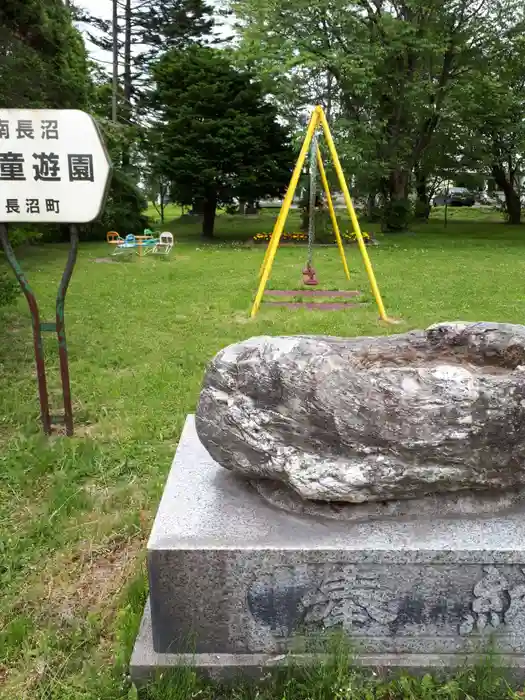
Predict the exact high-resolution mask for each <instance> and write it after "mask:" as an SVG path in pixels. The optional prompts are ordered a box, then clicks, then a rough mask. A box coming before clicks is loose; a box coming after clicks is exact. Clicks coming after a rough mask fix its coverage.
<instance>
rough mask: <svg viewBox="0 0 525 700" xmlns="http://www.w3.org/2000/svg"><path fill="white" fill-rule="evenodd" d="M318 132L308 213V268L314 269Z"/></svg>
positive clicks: (312, 148)
mask: <svg viewBox="0 0 525 700" xmlns="http://www.w3.org/2000/svg"><path fill="white" fill-rule="evenodd" d="M316 175H317V132H315V133H314V135H313V137H312V143H311V145H310V201H309V211H308V262H307V267H308V268H310V267H312V260H313V253H314V241H315V201H316V194H317V187H316Z"/></svg>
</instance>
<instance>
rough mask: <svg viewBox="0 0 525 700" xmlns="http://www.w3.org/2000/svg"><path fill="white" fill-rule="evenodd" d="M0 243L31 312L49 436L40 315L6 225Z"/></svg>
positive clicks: (43, 415)
mask: <svg viewBox="0 0 525 700" xmlns="http://www.w3.org/2000/svg"><path fill="white" fill-rule="evenodd" d="M0 241H1V242H2V247H3V249H4V252H5V255H6V258H7V261H8V262H9V264H10V265H11V267H12V268H13V272H14V273H15V275H16V278H17V280H18V283H19V284H20V287H21V289H22V291H23V292H24V295H25V297H26V299H27V304H28V306H29V310H30V312H31V322H32V325H33V345H34V350H35V363H36V377H37V382H38V396H39V399H40V418H41V420H42V426H43V428H44V433H45V434H46V435H49V434H50V433H51V419H50V416H49V399H48V394H47V382H46V368H45V361H44V344H43V342H42V327H41V323H40V314H39V311H38V304H37V303H36V298H35V295H34V293H33V290H32V289H31V287H30V286H29V282H28V281H27V279H26V276H25V275H24V273H23V272H22V268H21V267H20V265H19V264H18V260H17V259H16V256H15V254H14V251H13V248H12V247H11V243H10V242H9V238H8V236H7V225H6V224H0Z"/></svg>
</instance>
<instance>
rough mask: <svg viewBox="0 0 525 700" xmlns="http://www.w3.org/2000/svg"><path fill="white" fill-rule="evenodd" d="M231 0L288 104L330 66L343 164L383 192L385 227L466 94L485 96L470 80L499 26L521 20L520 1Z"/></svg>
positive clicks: (253, 52)
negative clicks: (342, 151) (472, 86)
mask: <svg viewBox="0 0 525 700" xmlns="http://www.w3.org/2000/svg"><path fill="white" fill-rule="evenodd" d="M232 7H233V9H234V10H235V12H236V14H237V17H238V19H239V28H240V32H241V35H242V43H241V54H242V55H243V57H244V60H245V61H247V62H248V63H249V65H251V66H253V67H254V68H255V69H256V70H257V72H258V73H260V74H261V75H263V76H264V77H265V79H266V81H267V82H266V84H267V87H268V89H269V90H270V91H271V92H272V93H273V94H274V95H275V96H276V98H277V100H278V103H284V102H286V103H287V104H288V112H289V111H290V107H291V104H290V100H291V98H293V97H295V105H294V106H295V107H296V109H297V108H298V109H301V107H303V106H304V98H303V99H302V98H301V86H303V88H304V94H306V95H307V94H308V93H309V92H311V76H312V74H313V75H317V76H319V77H322V76H326V75H330V76H331V77H332V83H331V84H330V96H329V99H330V103H331V109H332V112H333V113H334V117H335V121H336V124H335V129H336V131H337V132H338V133H339V137H340V140H341V141H343V142H344V143H345V147H344V149H343V150H344V151H345V153H344V156H345V164H346V166H347V169H350V171H351V172H352V173H353V174H357V173H358V172H360V173H361V177H363V175H364V176H365V178H366V180H367V181H368V183H369V189H370V191H372V192H375V193H378V194H380V195H382V198H383V200H384V202H385V205H386V206H385V209H386V226H387V228H397V227H398V225H399V226H400V227H404V225H405V224H406V220H404V219H405V217H403V216H401V217H399V211H400V210H402V209H403V207H404V206H405V204H406V201H407V198H408V195H409V193H410V191H411V189H412V186H413V176H414V173H415V172H416V171H419V178H420V184H421V178H422V177H426V176H427V175H428V173H426V172H425V168H426V166H427V165H428V164H429V163H432V167H436V166H438V165H439V164H438V163H437V162H436V161H437V160H439V159H438V158H437V157H436V156H437V154H438V148H437V144H438V143H439V142H440V139H441V137H442V135H443V133H444V132H442V127H445V128H446V127H447V124H448V126H450V124H451V123H454V127H455V129H456V130H459V129H461V130H462V132H463V133H466V129H465V128H462V127H461V126H460V125H461V124H463V125H464V123H465V118H466V112H465V109H464V108H465V106H466V103H467V102H469V101H470V102H472V101H475V100H476V99H478V104H479V95H478V97H477V98H476V96H475V95H474V93H473V91H472V90H471V85H472V82H473V81H479V79H480V76H481V74H482V73H483V70H485V67H486V66H487V65H491V64H490V60H491V58H494V57H495V55H496V54H495V52H494V47H496V46H497V45H498V44H501V41H502V39H503V37H505V36H509V34H511V33H512V32H513V31H517V29H518V28H519V27H520V26H521V27H523V5H522V3H521V2H518V0H445V1H443V0H396V2H390V1H389V0H354V2H351V3H348V2H346V0H319V2H316V3H315V5H313V6H311V5H310V3H308V2H307V0H282V1H280V2H274V0H233V1H232ZM521 33H522V32H521ZM509 51H510V49H509ZM488 62H489V63H488ZM508 65H509V64H508V62H507V61H506V60H504V59H503V56H502V55H501V52H500V53H499V54H498V63H497V64H492V66H493V68H494V71H496V72H497V71H499V70H500V69H501V68H503V73H505V71H506V70H507V68H508ZM522 65H523V64H522ZM512 70H514V69H512ZM518 72H522V70H521V68H520V69H518ZM508 77H510V76H508ZM323 80H324V79H323ZM500 82H501V83H504V84H506V81H505V80H500ZM323 97H324V99H326V91H325V95H324V96H323ZM442 145H443V142H442V139H441V146H442ZM454 158H457V159H460V158H461V154H454ZM400 218H401V221H400V220H399V219H400Z"/></svg>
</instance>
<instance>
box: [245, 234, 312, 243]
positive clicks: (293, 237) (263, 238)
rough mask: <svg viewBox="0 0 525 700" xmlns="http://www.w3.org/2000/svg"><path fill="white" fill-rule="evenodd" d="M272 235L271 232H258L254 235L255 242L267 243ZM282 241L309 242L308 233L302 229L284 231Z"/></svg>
mask: <svg viewBox="0 0 525 700" xmlns="http://www.w3.org/2000/svg"><path fill="white" fill-rule="evenodd" d="M271 237H272V234H271V233H257V234H255V236H254V237H253V240H254V241H255V243H267V242H268V241H269V240H270V238H271ZM281 242H283V243H290V242H293V243H307V242H308V234H307V233H303V232H302V231H297V232H295V233H283V234H282V236H281Z"/></svg>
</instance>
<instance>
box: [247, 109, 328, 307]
mask: <svg viewBox="0 0 525 700" xmlns="http://www.w3.org/2000/svg"><path fill="white" fill-rule="evenodd" d="M318 124H319V114H318V112H317V111H314V112H313V114H312V117H311V119H310V124H309V126H308V130H307V132H306V136H305V138H304V142H303V146H302V148H301V152H300V153H299V157H298V159H297V163H296V164H295V168H294V171H293V173H292V177H291V180H290V184H289V185H288V190H287V191H286V196H285V198H284V201H283V205H282V207H281V211H280V212H279V216H278V217H277V221H276V222H275V226H274V229H273V233H272V237H271V238H270V242H269V244H268V248H267V249H266V255H265V256H264V262H263V265H262V270H261V274H260V282H259V287H258V289H257V294H256V295H255V299H254V302H253V306H252V311H251V318H255V316H256V314H257V312H258V311H259V307H260V306H261V301H262V298H263V294H264V290H265V288H266V284H267V283H268V278H269V277H270V271H271V269H272V265H273V261H274V258H275V254H276V252H277V248H278V247H279V241H280V240H281V235H282V232H283V229H284V224H285V222H286V217H287V216H288V212H289V211H290V207H291V205H292V201H293V196H294V194H295V190H296V189H297V183H298V182H299V177H300V176H301V172H302V170H303V165H304V162H305V160H306V156H307V155H308V149H309V148H310V143H311V141H312V138H313V135H314V133H315V130H316V128H317V126H318Z"/></svg>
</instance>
